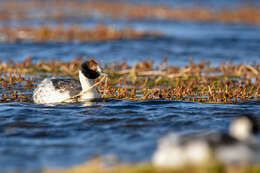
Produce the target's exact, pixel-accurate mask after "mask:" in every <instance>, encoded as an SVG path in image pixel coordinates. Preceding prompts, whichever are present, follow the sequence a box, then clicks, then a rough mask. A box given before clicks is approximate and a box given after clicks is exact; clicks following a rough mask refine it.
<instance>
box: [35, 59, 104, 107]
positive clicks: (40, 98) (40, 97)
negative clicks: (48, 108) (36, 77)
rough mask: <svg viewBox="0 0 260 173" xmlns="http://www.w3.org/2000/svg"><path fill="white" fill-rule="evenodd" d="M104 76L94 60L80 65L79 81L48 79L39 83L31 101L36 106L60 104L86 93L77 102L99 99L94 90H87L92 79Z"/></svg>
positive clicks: (92, 81) (92, 82) (91, 83)
mask: <svg viewBox="0 0 260 173" xmlns="http://www.w3.org/2000/svg"><path fill="white" fill-rule="evenodd" d="M100 75H105V74H104V73H103V72H102V70H101V68H100V66H99V65H98V64H97V62H96V61H95V60H94V59H90V60H88V61H86V62H84V63H82V64H81V66H80V69H79V80H77V79H49V78H46V79H44V80H43V81H41V82H40V84H39V85H38V86H37V88H36V89H35V90H34V92H33V101H34V102H35V103H38V104H52V103H61V102H63V101H64V100H66V101H67V102H72V101H75V99H74V100H71V99H70V98H71V97H73V96H75V95H77V94H79V93H80V92H83V93H84V91H87V90H89V91H87V92H85V93H84V94H83V95H81V96H80V97H79V98H78V99H77V101H88V100H91V99H96V98H100V95H99V93H98V92H97V91H96V89H95V88H91V89H89V88H90V87H91V86H92V85H93V84H94V79H96V78H98V77H99V76H100Z"/></svg>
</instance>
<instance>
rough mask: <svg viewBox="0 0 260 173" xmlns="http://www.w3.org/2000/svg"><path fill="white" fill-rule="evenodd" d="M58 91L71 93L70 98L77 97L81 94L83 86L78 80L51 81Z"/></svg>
mask: <svg viewBox="0 0 260 173" xmlns="http://www.w3.org/2000/svg"><path fill="white" fill-rule="evenodd" d="M51 82H52V84H53V86H54V88H55V89H56V90H59V91H60V92H65V91H69V94H70V96H74V95H77V94H78V93H80V92H81V90H82V88H81V84H80V81H79V80H77V79H51Z"/></svg>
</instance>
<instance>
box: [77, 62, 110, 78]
mask: <svg viewBox="0 0 260 173" xmlns="http://www.w3.org/2000/svg"><path fill="white" fill-rule="evenodd" d="M80 72H81V73H82V74H83V75H84V76H85V77H86V78H88V79H96V78H98V77H99V75H106V74H105V73H103V72H102V69H101V67H100V66H99V65H98V63H97V62H96V61H95V60H94V59H93V58H91V59H90V60H88V61H86V62H84V63H82V64H81V66H80Z"/></svg>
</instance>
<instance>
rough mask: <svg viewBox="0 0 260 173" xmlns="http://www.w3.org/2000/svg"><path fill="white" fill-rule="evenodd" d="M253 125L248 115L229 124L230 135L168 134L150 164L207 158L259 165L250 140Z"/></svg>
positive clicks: (257, 145)
mask: <svg viewBox="0 0 260 173" xmlns="http://www.w3.org/2000/svg"><path fill="white" fill-rule="evenodd" d="M256 122H257V121H255V118H252V117H251V116H241V117H238V118H237V119H236V120H234V121H233V122H232V123H231V126H230V133H220V132H213V133H203V134H190V135H177V134H174V133H171V134H169V135H167V136H165V137H163V138H162V139H160V140H159V144H158V149H157V150H156V152H155V153H154V155H153V158H152V162H153V163H154V164H155V165H157V166H166V167H168V166H172V167H179V166H183V165H186V164H203V163H205V162H207V161H210V160H211V159H214V160H218V161H220V162H223V163H249V164H250V163H259V162H260V142H259V141H258V140H257V139H256V138H255V137H254V133H256V131H257V130H258V125H257V123H256Z"/></svg>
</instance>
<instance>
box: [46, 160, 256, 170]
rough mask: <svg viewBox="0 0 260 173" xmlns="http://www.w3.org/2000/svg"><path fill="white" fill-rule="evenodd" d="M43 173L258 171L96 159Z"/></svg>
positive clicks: (243, 167) (248, 167) (240, 167)
mask: <svg viewBox="0 0 260 173" xmlns="http://www.w3.org/2000/svg"><path fill="white" fill-rule="evenodd" d="M42 172H43V173H191V172H192V173H259V172H260V166H259V165H224V164H220V163H217V162H214V161H213V162H210V163H205V164H203V165H196V166H195V165H186V166H184V167H179V168H170V167H169V168H164V167H156V166H154V165H152V164H150V163H139V164H120V163H117V164H115V165H112V166H106V165H104V164H102V161H100V160H98V159H94V160H90V161H88V162H86V163H83V164H80V165H76V166H73V167H70V168H63V169H51V168H47V169H44V170H43V171H42Z"/></svg>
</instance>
